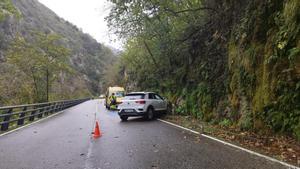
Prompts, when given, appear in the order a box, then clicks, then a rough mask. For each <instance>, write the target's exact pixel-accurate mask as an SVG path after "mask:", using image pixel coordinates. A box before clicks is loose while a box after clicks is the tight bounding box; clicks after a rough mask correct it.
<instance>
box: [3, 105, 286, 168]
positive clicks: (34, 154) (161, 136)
mask: <svg viewBox="0 0 300 169" xmlns="http://www.w3.org/2000/svg"><path fill="white" fill-rule="evenodd" d="M95 116H96V117H95ZM95 119H97V120H98V121H99V123H100V129H101V132H102V134H103V136H102V137H100V138H99V139H96V140H94V139H92V138H91V132H92V130H93V127H94V123H95ZM52 168H53V169H177V168H178V169H185V168H186V169H201V168H203V169H227V168H228V169H240V168H245V169H254V168H257V169H261V168H264V169H281V168H285V167H284V166H282V165H280V164H279V163H275V162H271V161H268V160H266V159H263V158H260V157H258V156H255V155H251V154H249V153H247V152H244V151H241V150H238V149H235V148H232V147H229V146H226V145H223V144H221V143H218V142H215V141H213V140H210V139H207V138H204V137H201V136H197V135H194V134H191V133H189V132H187V131H184V130H182V129H179V128H175V127H173V126H170V125H168V124H165V123H162V122H160V121H156V120H155V121H143V120H142V119H140V118H133V119H129V121H128V122H121V121H120V119H119V117H118V115H117V113H116V112H113V111H107V110H106V109H105V108H104V106H103V101H101V100H92V101H88V102H85V103H83V104H80V105H78V106H75V107H73V108H70V109H68V110H66V111H65V112H64V113H62V114H59V115H57V116H55V117H52V118H50V119H47V120H44V121H42V122H39V123H36V124H33V125H31V126H29V127H26V128H24V129H21V130H19V131H16V132H13V133H11V134H8V135H5V136H2V137H0V169H52Z"/></svg>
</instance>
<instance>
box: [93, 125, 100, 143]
mask: <svg viewBox="0 0 300 169" xmlns="http://www.w3.org/2000/svg"><path fill="white" fill-rule="evenodd" d="M93 134H94V139H96V138H98V137H101V132H100V128H99V124H98V121H96V126H95V130H94V133H93Z"/></svg>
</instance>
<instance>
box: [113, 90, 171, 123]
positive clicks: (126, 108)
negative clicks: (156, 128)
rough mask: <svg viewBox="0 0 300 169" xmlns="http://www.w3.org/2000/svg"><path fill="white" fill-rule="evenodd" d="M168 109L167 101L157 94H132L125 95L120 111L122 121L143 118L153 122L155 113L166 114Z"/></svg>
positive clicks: (119, 107)
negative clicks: (130, 117)
mask: <svg viewBox="0 0 300 169" xmlns="http://www.w3.org/2000/svg"><path fill="white" fill-rule="evenodd" d="M167 107H168V103H167V101H166V100H165V99H164V98H162V97H161V96H159V95H158V94H156V93H153V92H132V93H128V94H127V95H125V97H124V99H123V100H122V103H121V104H119V106H118V110H119V116H120V118H121V119H122V121H126V120H127V119H128V117H129V116H143V117H144V118H145V119H147V120H152V119H153V118H154V116H155V113H158V112H166V111H167Z"/></svg>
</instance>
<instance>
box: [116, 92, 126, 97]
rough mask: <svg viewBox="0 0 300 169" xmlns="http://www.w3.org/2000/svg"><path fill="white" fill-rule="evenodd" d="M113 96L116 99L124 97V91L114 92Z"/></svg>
mask: <svg viewBox="0 0 300 169" xmlns="http://www.w3.org/2000/svg"><path fill="white" fill-rule="evenodd" d="M115 95H116V97H124V95H125V93H124V91H118V92H115Z"/></svg>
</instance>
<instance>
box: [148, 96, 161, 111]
mask: <svg viewBox="0 0 300 169" xmlns="http://www.w3.org/2000/svg"><path fill="white" fill-rule="evenodd" d="M148 99H149V101H150V104H151V105H152V106H153V107H154V110H155V111H157V110H159V109H160V108H159V107H160V106H159V102H158V100H157V99H156V97H155V94H154V93H149V94H148Z"/></svg>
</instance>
